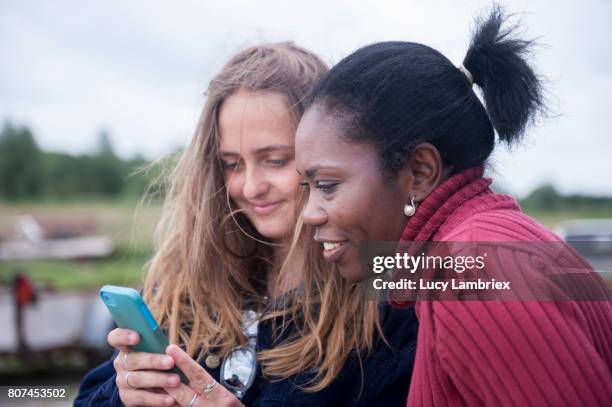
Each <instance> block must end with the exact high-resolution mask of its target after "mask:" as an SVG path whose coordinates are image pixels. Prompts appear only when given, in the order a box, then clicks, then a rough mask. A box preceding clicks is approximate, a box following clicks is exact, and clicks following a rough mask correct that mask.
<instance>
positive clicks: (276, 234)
mask: <svg viewBox="0 0 612 407" xmlns="http://www.w3.org/2000/svg"><path fill="white" fill-rule="evenodd" d="M257 231H258V232H259V234H260V235H262V236H263V237H265V238H266V239H269V240H281V239H284V238H285V237H287V236H289V235H290V234H291V232H292V229H289V230H287V228H283V227H261V228H257Z"/></svg>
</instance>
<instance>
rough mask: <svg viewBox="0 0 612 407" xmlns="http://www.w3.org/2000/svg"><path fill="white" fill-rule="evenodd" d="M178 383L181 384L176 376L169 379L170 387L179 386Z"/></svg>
mask: <svg viewBox="0 0 612 407" xmlns="http://www.w3.org/2000/svg"><path fill="white" fill-rule="evenodd" d="M178 382H179V378H178V377H176V376H172V377H170V378H168V384H169V385H170V386H176V385H177V384H178Z"/></svg>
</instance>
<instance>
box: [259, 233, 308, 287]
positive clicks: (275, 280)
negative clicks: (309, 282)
mask: <svg viewBox="0 0 612 407" xmlns="http://www.w3.org/2000/svg"><path fill="white" fill-rule="evenodd" d="M290 249H291V243H290V241H285V242H283V243H282V244H280V245H278V246H276V247H275V248H274V253H273V255H272V264H271V266H270V269H269V271H268V275H267V282H268V296H269V297H270V298H276V297H278V296H279V295H282V294H284V293H286V292H287V291H290V290H292V289H294V288H296V287H297V286H298V285H299V284H300V283H301V277H302V272H301V271H302V270H301V268H300V267H299V259H301V251H302V250H301V249H300V246H299V245H297V246H296V247H294V249H293V253H292V255H291V258H287V255H288V254H289V252H290Z"/></svg>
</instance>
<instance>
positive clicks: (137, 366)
mask: <svg viewBox="0 0 612 407" xmlns="http://www.w3.org/2000/svg"><path fill="white" fill-rule="evenodd" d="M124 355H125V353H123V352H120V353H119V355H117V358H116V359H115V363H119V365H120V366H119V367H120V368H121V369H125V370H168V369H172V367H173V366H174V359H172V358H171V357H170V356H168V355H163V354H159V353H148V352H130V353H129V356H128V364H127V366H124V364H123V360H124V359H123V358H124ZM119 356H121V357H119ZM115 369H117V364H115Z"/></svg>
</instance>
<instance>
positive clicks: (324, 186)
mask: <svg viewBox="0 0 612 407" xmlns="http://www.w3.org/2000/svg"><path fill="white" fill-rule="evenodd" d="M337 186H338V183H337V182H332V181H315V188H317V189H320V190H321V192H323V193H324V194H329V193H331V192H333V191H334V190H335V189H336V187H337Z"/></svg>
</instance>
